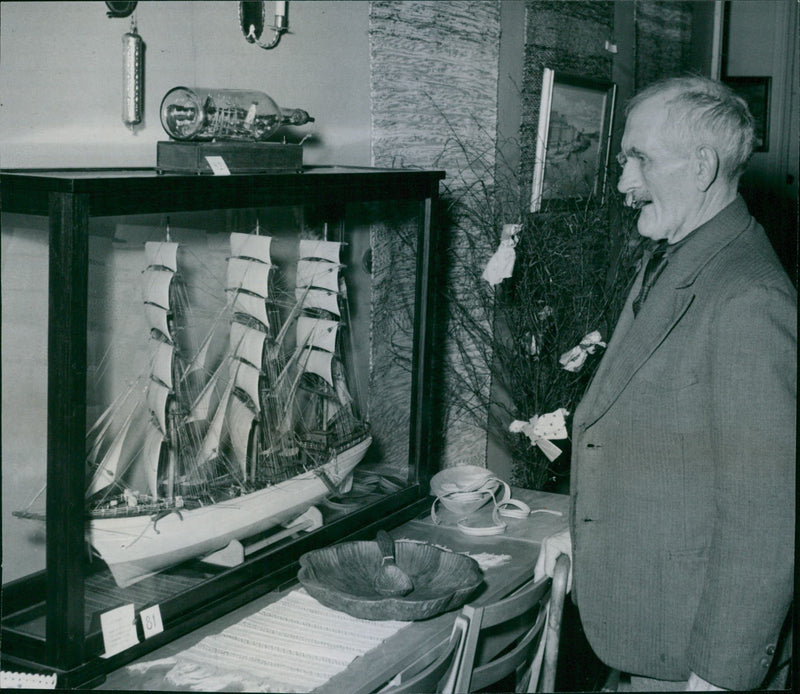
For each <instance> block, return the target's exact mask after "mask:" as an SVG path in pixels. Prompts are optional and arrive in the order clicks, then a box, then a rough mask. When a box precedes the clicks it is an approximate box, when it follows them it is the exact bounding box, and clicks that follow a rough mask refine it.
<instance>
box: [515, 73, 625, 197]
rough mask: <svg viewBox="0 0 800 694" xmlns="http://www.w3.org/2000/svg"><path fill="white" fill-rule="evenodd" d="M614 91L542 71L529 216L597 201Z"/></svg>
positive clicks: (605, 161)
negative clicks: (580, 201) (573, 203)
mask: <svg viewBox="0 0 800 694" xmlns="http://www.w3.org/2000/svg"><path fill="white" fill-rule="evenodd" d="M616 94H617V87H616V85H615V84H614V83H613V82H605V81H598V80H590V79H585V78H582V77H575V76H572V75H565V74H561V73H558V72H555V71H554V70H551V69H550V68H545V69H544V78H543V80H542V101H541V105H540V108H539V128H538V132H537V136H536V161H535V163H534V170H533V191H532V194H531V212H540V211H542V210H544V209H548V208H555V207H558V206H560V205H562V204H564V203H567V204H568V203H569V202H570V201H575V200H578V199H585V198H587V197H589V196H590V195H600V194H602V191H603V189H604V187H605V180H606V171H607V170H608V158H609V150H610V142H611V125H612V121H613V118H614V102H615V100H616Z"/></svg>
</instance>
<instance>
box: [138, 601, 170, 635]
mask: <svg viewBox="0 0 800 694" xmlns="http://www.w3.org/2000/svg"><path fill="white" fill-rule="evenodd" d="M139 617H140V618H141V620H142V629H143V630H144V637H145V638H146V639H149V638H150V637H151V636H155V635H156V634H160V633H161V632H162V631H164V624H163V623H162V621H161V608H159V606H158V605H153V606H152V607H148V608H147V609H146V610H142V611H141V612H140V613H139Z"/></svg>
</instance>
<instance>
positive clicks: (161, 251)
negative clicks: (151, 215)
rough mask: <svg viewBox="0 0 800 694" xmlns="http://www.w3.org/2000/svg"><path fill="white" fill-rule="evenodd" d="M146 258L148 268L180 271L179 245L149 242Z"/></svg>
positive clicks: (167, 242) (145, 245)
mask: <svg viewBox="0 0 800 694" xmlns="http://www.w3.org/2000/svg"><path fill="white" fill-rule="evenodd" d="M144 257H145V259H146V260H147V265H148V266H155V267H166V268H169V269H170V270H172V271H173V272H177V271H178V244H177V243H174V242H172V241H147V242H146V243H145V244H144Z"/></svg>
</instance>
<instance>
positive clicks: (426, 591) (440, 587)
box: [297, 540, 483, 621]
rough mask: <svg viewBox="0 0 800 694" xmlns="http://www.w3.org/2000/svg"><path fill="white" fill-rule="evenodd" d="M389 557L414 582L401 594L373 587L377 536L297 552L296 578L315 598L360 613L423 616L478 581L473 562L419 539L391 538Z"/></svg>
mask: <svg viewBox="0 0 800 694" xmlns="http://www.w3.org/2000/svg"><path fill="white" fill-rule="evenodd" d="M394 551H395V562H396V564H397V566H399V567H400V568H401V569H403V571H405V572H406V573H407V574H408V575H409V577H410V578H411V580H412V581H413V582H414V590H412V591H411V592H410V593H409V594H408V595H404V596H403V597H391V598H387V597H385V596H382V595H380V594H379V593H378V592H377V591H376V590H375V588H374V587H373V582H374V579H375V576H376V574H377V572H378V569H379V567H380V565H381V559H382V556H383V555H382V554H381V551H380V549H379V548H378V543H377V542H369V541H361V542H342V543H340V544H338V545H332V546H330V547H325V548H323V549H318V550H314V551H312V552H307V553H306V554H304V555H302V556H301V557H300V571H299V573H298V575H297V577H298V579H299V580H300V583H302V585H303V586H304V587H305V589H306V591H308V593H309V594H311V595H313V596H314V597H315V598H316V599H317V600H319V602H321V603H322V604H323V605H326V606H327V607H331V608H333V609H335V610H340V611H342V612H346V613H347V614H349V615H352V616H353V617H359V618H360V619H373V620H384V619H396V620H401V621H414V620H420V619H428V618H429V617H434V616H435V615H437V614H441V613H442V612H447V611H449V610H454V609H457V608H459V607H461V606H462V605H463V604H464V603H465V602H466V601H467V599H468V598H469V596H470V595H471V594H472V593H473V592H474V591H475V590H476V589H477V588H478V586H480V584H481V583H482V582H483V572H482V571H481V569H480V567H479V566H478V563H477V562H476V561H475V560H474V559H472V558H471V557H468V556H466V555H463V554H456V553H455V552H450V551H447V550H443V549H439V548H438V547H433V546H432V545H428V544H423V543H419V542H405V541H402V540H401V541H399V542H395V543H394Z"/></svg>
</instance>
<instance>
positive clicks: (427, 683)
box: [380, 615, 468, 694]
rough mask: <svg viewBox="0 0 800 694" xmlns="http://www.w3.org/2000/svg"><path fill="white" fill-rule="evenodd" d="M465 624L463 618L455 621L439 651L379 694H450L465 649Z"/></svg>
mask: <svg viewBox="0 0 800 694" xmlns="http://www.w3.org/2000/svg"><path fill="white" fill-rule="evenodd" d="M467 627H468V625H467V620H466V619H465V618H464V617H463V616H462V615H458V617H456V621H455V624H453V631H452V632H451V634H450V640H449V641H447V643H445V644H444V645H443V646H442V647H441V648H438V649H437V648H433V649H431V651H430V652H429V653H426V654H425V656H424V657H423V658H422V659H421V660H418V661H416V662H415V663H414V664H413V666H411V667H413V668H414V669H413V671H409V670H406V671H403V672H401V673H400V676H399V679H400V682H399V683H398V684H396V685H394V686H389V687H386V688H384V689H381V690H380V692H381V694H404V693H406V692H407V693H409V694H419V692H426V693H431V694H432V693H433V692H442V694H453V692H454V691H455V690H454V686H455V676H456V672H457V670H458V662H459V659H460V658H461V653H462V650H463V645H464V635H465V634H466V632H467Z"/></svg>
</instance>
